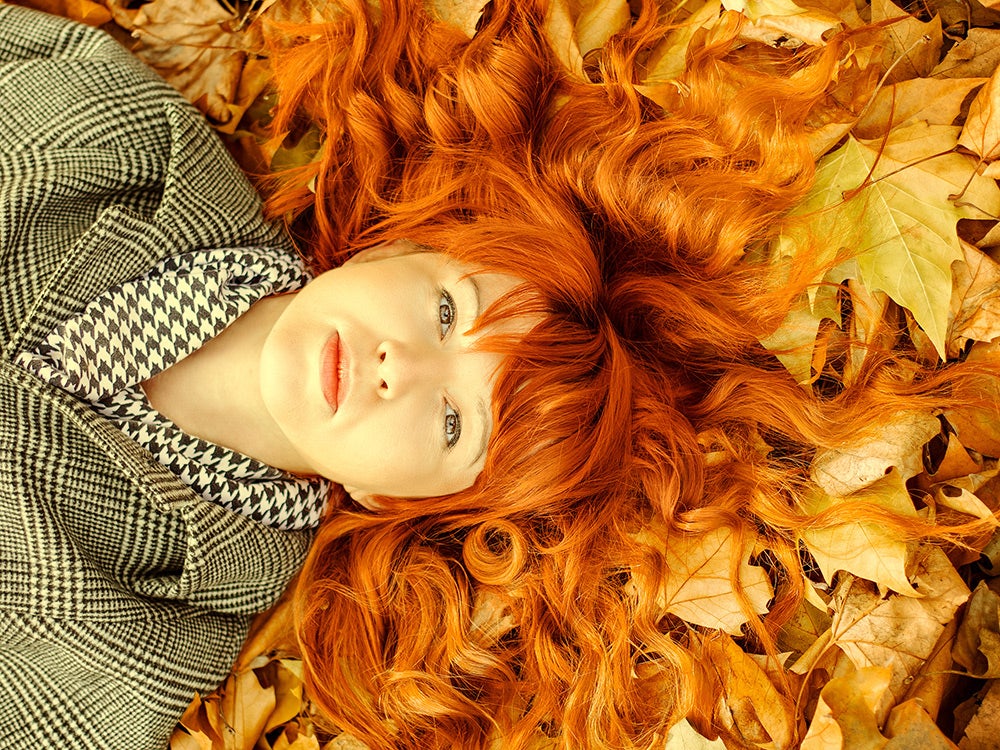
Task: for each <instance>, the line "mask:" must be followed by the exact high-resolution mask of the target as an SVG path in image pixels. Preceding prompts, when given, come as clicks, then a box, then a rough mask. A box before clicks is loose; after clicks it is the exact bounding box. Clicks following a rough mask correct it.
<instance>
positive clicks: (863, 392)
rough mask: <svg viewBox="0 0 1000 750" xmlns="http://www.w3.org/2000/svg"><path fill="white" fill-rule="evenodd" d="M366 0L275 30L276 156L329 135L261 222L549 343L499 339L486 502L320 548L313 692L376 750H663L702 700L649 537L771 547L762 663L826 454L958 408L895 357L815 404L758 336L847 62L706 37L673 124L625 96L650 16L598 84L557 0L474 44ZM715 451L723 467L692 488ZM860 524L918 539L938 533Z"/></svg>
mask: <svg viewBox="0 0 1000 750" xmlns="http://www.w3.org/2000/svg"><path fill="white" fill-rule="evenodd" d="M378 5H379V7H380V13H379V16H378V18H377V19H373V18H372V17H371V16H370V15H369V6H368V4H367V3H366V2H364V0H341V2H340V6H342V10H341V11H340V12H339V13H338V14H337V15H335V16H334V17H333V18H331V20H330V22H329V23H328V24H325V25H320V26H313V27H300V28H295V29H288V28H286V29H284V32H285V33H286V34H287V33H289V32H290V31H292V32H294V34H295V35H296V36H295V39H294V43H290V44H283V43H278V44H277V45H276V47H275V50H274V67H275V71H276V81H277V86H278V90H279V95H280V100H279V101H280V106H279V108H278V110H277V112H276V116H275V128H276V131H277V132H279V133H284V132H291V131H294V130H295V129H296V128H297V127H299V126H300V125H301V122H300V121H299V120H298V119H297V118H301V117H306V118H308V119H310V120H312V121H313V122H315V123H317V124H318V125H319V126H320V127H321V128H322V130H323V132H324V133H325V140H324V142H323V145H322V148H321V150H320V152H319V153H318V154H317V158H316V159H315V161H314V162H313V163H312V164H310V165H309V166H307V167H304V168H300V169H298V170H294V171H292V172H289V173H286V174H282V175H279V176H278V177H277V178H276V179H275V181H274V183H273V184H274V192H273V194H272V196H271V198H270V201H269V207H270V209H271V211H272V212H273V213H274V214H276V215H283V216H286V217H288V218H289V220H290V221H291V222H293V226H294V228H295V230H296V232H297V233H298V236H299V238H300V240H301V241H302V243H303V245H304V246H305V247H306V248H307V249H308V252H309V254H310V256H311V258H312V259H313V261H314V264H315V266H316V267H317V268H318V269H325V268H329V267H331V266H333V265H336V264H338V263H339V262H342V261H343V259H344V258H345V257H347V256H348V255H349V254H350V253H351V252H352V251H353V250H355V249H357V248H359V247H363V246H366V245H372V244H375V243H377V242H380V241H384V240H389V239H396V238H403V237H405V238H408V239H410V240H412V241H414V242H417V243H420V244H424V245H428V246H431V247H435V248H437V249H440V250H441V251H442V252H446V253H448V254H450V255H452V256H454V257H455V258H457V259H459V260H461V261H464V262H466V263H469V264H472V265H474V266H478V267H481V268H483V269H485V270H489V271H499V272H504V273H509V274H513V275H516V276H518V277H520V278H522V279H524V280H525V281H526V284H525V287H524V289H523V290H520V291H518V292H515V293H514V294H513V295H512V296H510V297H509V298H507V299H504V300H501V301H500V302H499V303H498V305H497V306H495V308H494V309H492V310H489V311H487V312H486V314H485V315H484V317H483V320H482V323H483V324H484V325H485V324H488V323H489V322H490V321H491V320H496V319H498V318H502V317H505V316H509V315H516V314H519V313H521V312H524V311H526V310H527V311H530V312H533V313H536V314H538V315H539V316H540V318H541V322H540V323H539V324H538V325H537V326H535V327H534V328H533V329H532V330H531V332H530V333H528V334H527V335H525V336H523V337H521V338H519V339H517V340H510V339H503V338H497V337H493V338H491V339H490V341H489V346H491V347H493V348H496V349H497V350H499V351H502V352H503V353H505V354H506V355H507V360H506V361H507V364H506V366H505V369H504V371H503V373H501V376H500V378H499V381H498V384H497V386H496V391H495V394H494V407H493V408H494V425H495V427H494V434H493V436H492V439H491V442H490V448H489V453H488V458H487V462H486V466H485V469H484V471H483V473H482V475H481V476H480V478H479V479H478V481H477V482H476V484H475V485H474V486H473V487H472V488H470V489H469V490H467V491H465V492H462V493H459V494H457V495H454V496H450V497H445V498H429V499H426V500H418V501H414V500H408V501H398V500H392V499H388V498H386V499H384V501H383V502H382V505H383V506H384V509H383V510H382V511H380V513H379V514H378V515H372V514H368V513H363V512H359V511H357V510H352V509H349V508H340V509H338V512H336V513H334V514H333V515H332V516H331V517H330V518H329V519H328V520H327V521H326V522H325V523H324V526H323V527H322V528H321V530H320V532H319V535H318V538H317V540H316V543H315V545H314V548H313V550H312V553H311V555H310V557H309V559H308V561H307V563H306V566H305V568H304V570H303V573H302V576H301V578H300V583H299V587H298V590H297V593H296V597H297V632H298V637H299V641H300V644H301V647H302V652H303V658H304V662H305V665H306V670H307V679H308V685H309V690H310V695H311V696H312V698H313V699H314V700H315V701H316V703H317V704H318V705H319V706H320V708H321V709H322V710H323V711H324V712H325V713H326V714H327V715H328V716H329V718H330V719H331V721H332V722H334V723H335V724H336V725H337V726H339V727H340V728H342V729H346V730H348V731H350V732H352V733H353V734H355V735H356V736H358V737H360V738H361V739H363V740H365V741H366V742H368V743H369V744H370V745H371V746H372V747H378V748H389V747H419V748H436V747H441V748H444V747H448V748H451V747H470V748H485V747H490V746H493V745H491V742H492V741H495V740H496V738H498V737H501V738H502V746H503V747H505V748H517V747H525V746H528V745H530V744H531V743H532V742H534V741H535V740H537V739H538V738H539V737H545V736H550V737H555V738H558V745H559V746H560V747H572V748H581V747H602V748H603V747H633V746H639V747H646V746H652V745H653V744H655V743H657V742H659V743H662V741H663V740H662V737H663V734H664V733H665V731H666V729H667V728H668V727H669V726H670V725H671V724H672V723H673V722H674V721H676V720H677V719H679V718H681V717H683V716H685V715H694V716H696V717H697V716H708V715H710V712H711V707H712V705H713V703H714V699H715V696H714V695H712V694H711V693H710V691H709V689H708V688H707V687H706V685H707V684H708V681H707V680H703V679H701V676H702V673H701V670H702V669H703V667H701V666H700V665H699V664H698V662H697V657H696V656H695V655H693V654H692V652H690V651H689V650H687V648H685V633H686V632H687V630H688V629H689V626H687V625H686V624H684V623H682V622H681V621H680V620H676V619H674V618H672V617H671V616H667V615H665V613H663V612H661V611H660V609H659V606H658V604H657V602H656V595H655V592H656V591H657V586H658V581H659V580H660V578H661V577H662V575H663V572H664V569H665V565H666V563H665V560H664V555H663V552H662V550H661V549H659V548H658V547H657V546H656V545H653V544H650V543H648V541H644V538H643V536H642V535H641V534H638V533H637V532H638V531H639V530H640V529H642V528H644V527H645V526H646V525H647V524H649V523H650V520H651V519H653V518H654V517H655V518H659V519H661V521H660V522H659V523H660V525H662V526H663V527H664V528H665V529H666V533H667V534H668V535H671V534H678V533H684V532H687V531H705V530H712V529H719V528H724V529H728V530H730V531H731V532H732V535H733V538H734V540H735V541H736V543H737V545H738V547H739V548H740V549H742V550H745V551H754V550H756V549H758V544H760V545H762V546H764V547H766V548H767V549H769V550H770V551H771V555H772V557H773V561H772V573H773V576H774V578H775V581H776V583H778V584H779V587H778V594H777V600H776V602H775V603H774V605H773V606H772V608H771V612H770V614H768V615H767V616H765V617H764V618H763V620H761V619H760V618H758V617H757V616H756V615H754V613H753V611H752V609H751V608H750V606H749V604H747V605H746V609H747V612H746V614H747V616H748V619H749V621H750V625H749V628H748V633H747V637H748V638H749V639H750V640H751V641H756V642H757V643H758V645H761V646H763V647H764V648H766V649H770V650H773V649H774V643H773V638H772V635H771V634H772V633H773V632H774V629H775V626H776V625H777V624H779V623H780V622H781V620H782V618H784V617H787V615H788V614H789V612H790V608H791V607H793V606H794V604H795V603H796V602H797V600H798V599H799V598H800V597H801V595H802V577H803V573H802V562H801V560H800V558H799V551H798V549H797V547H796V535H797V533H798V532H800V531H802V530H803V529H804V528H806V527H808V526H810V525H822V524H827V523H831V522H833V521H836V520H837V517H835V516H833V515H827V516H823V517H820V518H814V517H810V516H809V515H808V514H806V513H805V512H804V511H803V510H802V509H801V508H800V502H799V501H800V498H801V496H802V492H803V488H804V487H805V485H806V482H807V476H806V467H807V466H808V463H809V460H810V458H811V456H812V453H813V452H814V451H815V450H816V448H817V447H826V446H836V445H838V444H841V443H844V442H846V441H847V440H848V439H849V438H850V437H852V436H853V435H855V434H856V433H857V432H858V431H864V430H870V429H874V428H876V427H877V426H878V425H879V424H880V422H884V421H885V419H886V418H887V417H889V416H891V415H893V414H895V413H896V412H897V411H898V410H899V409H900V408H904V407H908V408H931V407H936V406H941V405H945V404H947V403H952V402H955V401H958V400H961V399H962V398H970V397H971V396H970V393H971V390H970V388H969V387H967V386H968V385H969V383H971V380H963V378H962V377H960V376H959V375H955V374H953V373H952V372H951V371H943V372H927V371H924V370H923V369H921V368H919V367H917V366H916V365H914V364H912V363H911V362H910V361H909V360H908V359H907V358H906V357H905V356H903V355H894V356H890V355H888V354H886V355H885V356H882V357H878V356H873V357H871V358H869V359H870V362H869V364H868V366H867V368H866V369H865V370H864V371H863V372H862V373H861V374H860V375H859V376H858V378H857V382H856V383H853V384H852V386H851V387H850V388H844V387H843V386H842V385H841V384H840V383H838V382H837V381H836V379H835V378H828V379H827V380H828V381H829V382H827V381H826V380H825V381H823V382H822V383H821V384H820V385H821V387H820V388H817V389H816V391H815V393H813V392H810V391H807V390H806V389H803V388H802V387H801V386H799V385H797V384H795V383H794V382H792V380H791V378H790V377H789V376H788V374H787V373H786V372H785V371H784V369H783V368H782V367H781V366H780V364H779V363H778V362H777V361H776V360H775V359H774V358H773V357H772V356H771V355H769V354H768V353H767V352H765V351H764V350H763V348H762V347H761V346H760V345H759V344H758V343H757V342H758V339H759V337H761V336H763V335H766V334H767V333H769V332H771V331H772V330H774V328H775V327H776V326H777V325H778V323H779V322H780V321H781V320H782V318H783V316H784V314H785V312H786V311H787V309H788V306H789V304H790V302H791V300H792V299H793V298H794V297H795V296H796V295H797V294H798V293H799V292H801V290H802V289H803V288H804V286H805V284H806V282H807V281H808V278H809V277H810V276H811V271H812V269H804V270H801V271H800V272H798V273H793V275H792V279H791V281H789V280H788V279H787V278H784V279H777V278H774V277H773V276H772V274H771V272H770V271H769V270H768V268H767V267H765V266H760V265H755V264H753V263H750V262H747V261H745V260H744V252H745V250H746V249H747V248H749V247H754V246H757V245H759V244H760V243H762V242H764V241H766V240H767V239H769V238H770V236H771V235H772V233H773V232H774V227H775V223H776V221H777V220H778V219H779V218H780V217H781V216H782V215H783V214H784V213H785V212H787V211H788V209H789V208H790V207H791V206H793V205H794V204H795V202H796V201H797V200H798V199H800V198H801V197H802V196H803V195H804V193H805V191H806V190H808V188H809V186H810V183H811V179H812V174H813V161H812V157H811V155H810V153H809V151H808V149H807V148H806V144H805V138H804V133H805V126H804V123H805V121H806V118H807V116H808V114H809V112H810V110H811V108H812V107H814V106H815V104H816V103H817V101H819V100H820V98H821V97H822V96H823V93H824V90H825V87H826V86H827V84H828V83H829V81H830V79H831V77H832V75H833V71H834V67H835V63H836V58H837V54H838V49H837V46H836V44H833V43H831V45H830V46H829V47H828V48H826V49H825V50H824V51H822V52H820V53H818V54H814V55H812V56H800V57H796V56H795V55H793V54H792V53H787V54H786V53H780V52H775V53H773V55H772V58H771V59H764V60H762V61H760V62H759V64H758V65H757V67H756V68H751V67H748V66H736V65H735V63H733V62H732V61H731V60H730V59H729V58H730V54H731V52H732V48H733V44H732V40H733V34H729V35H726V34H721V33H717V34H714V35H706V34H704V33H702V34H700V35H698V36H696V39H695V42H694V43H693V45H692V51H691V52H690V54H689V59H688V69H687V72H686V74H685V77H684V80H683V84H684V87H685V89H686V91H687V94H686V95H685V96H678V97H676V102H677V106H676V108H675V109H674V111H673V112H671V113H669V114H666V113H664V112H663V110H662V109H661V108H660V107H659V106H658V105H656V104H654V103H653V102H651V101H650V100H648V99H646V98H645V97H644V96H643V95H642V93H641V92H640V90H639V89H638V88H637V86H636V79H637V73H636V60H637V59H638V58H639V57H640V56H641V54H642V52H643V51H644V50H648V49H649V48H650V47H651V46H652V45H653V44H654V43H655V41H656V40H657V39H659V38H660V37H661V36H662V33H663V26H662V20H661V18H660V14H659V8H658V7H657V5H656V4H655V3H653V2H651V1H648V2H642V3H635V4H633V5H637V6H641V12H640V13H639V14H638V16H637V17H636V18H635V19H634V22H633V23H632V24H631V25H630V26H629V28H628V29H626V30H625V31H623V32H621V33H620V34H618V35H616V36H615V37H613V38H612V39H611V40H610V41H609V42H608V43H607V44H606V45H605V46H604V47H603V48H602V50H601V52H600V55H599V56H598V59H597V60H596V61H595V60H588V63H589V64H588V66H587V71H588V75H589V76H590V79H588V80H581V79H579V78H576V77H575V76H574V75H572V74H571V73H570V72H568V71H566V70H564V69H563V68H562V67H561V66H560V65H559V64H558V63H557V62H556V58H555V57H554V55H553V53H552V51H551V50H550V49H549V47H548V45H547V43H546V42H545V39H544V37H543V35H542V33H541V32H540V31H539V29H540V28H541V27H542V25H543V19H544V14H545V10H546V8H545V3H544V2H542V0H538V1H537V2H520V1H519V0H494V1H493V3H491V4H490V6H489V8H490V11H489V14H488V17H486V18H484V19H483V21H482V22H481V25H480V29H479V31H478V33H477V34H476V35H475V37H474V38H473V39H471V40H469V39H467V38H466V37H465V36H464V35H463V34H462V33H461V32H460V31H458V30H457V29H454V28H452V27H450V26H447V25H445V24H441V23H435V22H432V21H431V20H430V19H429V18H428V17H427V16H426V15H425V13H424V11H423V3H422V2H419V0H413V1H412V2H411V1H407V0H381V2H380V3H379V4H378ZM732 31H733V32H735V29H732ZM792 70H795V71H797V75H796V76H795V77H794V79H793V78H791V77H790V76H789V73H790V72H791V71H792ZM737 73H738V75H737ZM723 90H724V91H727V92H729V93H730V94H731V96H727V97H721V96H720V94H719V92H720V91H723ZM313 189H314V190H315V193H313ZM807 270H808V273H807V272H806V271H807ZM963 389H964V390H963ZM816 394H818V395H816ZM706 440H707V441H709V443H710V447H711V448H712V449H713V450H724V451H725V452H726V453H727V455H728V456H729V460H728V462H727V463H725V464H724V465H707V464H706V462H705V460H704V451H705V447H706V446H705V441H706ZM762 440H763V441H764V442H766V443H767V444H768V445H769V446H770V448H771V450H770V451H762V450H760V449H759V445H760V443H761V441H762ZM845 507H846V510H844V511H840V512H841V514H842V515H841V516H840V518H841V520H842V519H843V518H852V519H856V518H859V517H861V518H870V519H877V520H879V521H880V522H882V523H884V524H886V525H887V527H889V528H893V529H895V530H896V531H897V532H898V533H899V535H900V536H901V537H902V538H918V537H923V536H939V537H947V536H948V534H949V533H950V532H948V531H947V530H946V529H942V528H941V527H937V526H934V525H933V524H932V523H929V522H923V521H918V520H913V519H901V518H899V517H896V516H892V515H889V514H881V515H879V514H878V513H877V512H876V511H875V510H874V509H872V508H870V507H866V506H859V505H850V506H845ZM734 585H735V581H734Z"/></svg>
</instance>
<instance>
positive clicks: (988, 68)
mask: <svg viewBox="0 0 1000 750" xmlns="http://www.w3.org/2000/svg"><path fill="white" fill-rule="evenodd" d="M998 65H1000V29H980V28H976V29H969V34H968V36H967V37H966V38H965V39H964V40H963V41H961V42H959V43H958V44H956V45H955V46H954V47H952V48H951V49H950V50H948V54H947V55H946V56H945V58H944V60H942V61H941V62H940V63H939V64H938V65H937V67H935V68H934V70H933V71H931V76H932V77H933V78H989V77H990V76H992V75H993V71H995V70H996V69H997V66H998Z"/></svg>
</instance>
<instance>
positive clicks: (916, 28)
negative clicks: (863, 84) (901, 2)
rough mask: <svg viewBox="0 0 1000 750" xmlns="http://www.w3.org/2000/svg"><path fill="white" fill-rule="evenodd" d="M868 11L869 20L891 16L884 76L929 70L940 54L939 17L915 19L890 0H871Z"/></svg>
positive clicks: (905, 75)
mask: <svg viewBox="0 0 1000 750" xmlns="http://www.w3.org/2000/svg"><path fill="white" fill-rule="evenodd" d="M871 14H872V17H871V20H872V23H878V22H880V21H890V20H895V22H894V23H892V24H890V25H889V27H888V30H889V34H888V37H889V42H890V44H889V47H888V49H887V55H888V57H887V60H886V64H887V65H888V66H889V71H888V75H887V77H888V80H889V81H890V82H896V81H905V80H907V79H909V78H918V77H923V76H927V75H928V74H930V72H931V69H932V68H933V67H934V66H935V65H936V64H937V62H938V60H939V59H940V57H941V43H942V36H941V19H940V17H938V16H934V18H932V19H931V20H930V21H927V22H926V23H925V22H923V21H919V20H917V19H916V18H914V17H913V16H911V15H910V14H909V13H907V12H906V11H905V10H903V9H902V8H900V7H899V6H898V5H895V4H894V3H892V2H891V0H871ZM896 19H898V20H896Z"/></svg>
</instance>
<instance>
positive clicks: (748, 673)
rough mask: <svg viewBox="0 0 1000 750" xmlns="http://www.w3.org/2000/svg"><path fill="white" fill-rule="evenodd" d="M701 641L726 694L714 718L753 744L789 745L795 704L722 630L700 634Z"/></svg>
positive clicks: (708, 663) (781, 746)
mask: <svg viewBox="0 0 1000 750" xmlns="http://www.w3.org/2000/svg"><path fill="white" fill-rule="evenodd" d="M701 645H702V648H703V649H704V662H705V663H706V664H707V665H709V668H710V669H711V670H712V672H713V673H714V675H715V676H716V678H717V679H718V680H719V683H720V685H721V687H722V692H723V695H724V696H725V701H724V702H720V703H719V704H717V706H716V722H717V723H718V724H719V725H721V726H722V727H725V728H726V729H728V730H729V731H731V732H734V733H736V734H738V735H739V736H740V737H742V738H743V739H744V740H745V741H747V742H748V743H752V745H754V746H770V747H775V748H787V747H791V746H792V745H793V740H794V736H795V711H794V707H793V706H792V703H791V701H790V700H789V699H788V698H787V697H785V696H784V695H782V694H781V693H780V692H779V691H778V690H777V689H776V688H775V686H774V684H773V683H772V682H771V680H770V678H769V677H768V676H767V673H766V672H765V671H764V669H762V668H761V666H760V665H759V664H758V663H757V662H756V661H755V660H754V658H753V657H751V656H750V655H749V654H746V653H745V652H744V651H743V650H742V649H741V648H740V647H739V646H737V645H736V643H734V642H733V639H732V638H730V637H729V636H728V635H726V634H724V633H720V634H715V635H712V636H709V637H705V638H703V639H702V644H701Z"/></svg>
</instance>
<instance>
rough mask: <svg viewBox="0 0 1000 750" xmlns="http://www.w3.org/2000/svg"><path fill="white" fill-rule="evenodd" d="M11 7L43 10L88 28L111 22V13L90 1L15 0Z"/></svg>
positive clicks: (102, 6)
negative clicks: (83, 24) (18, 6)
mask: <svg viewBox="0 0 1000 750" xmlns="http://www.w3.org/2000/svg"><path fill="white" fill-rule="evenodd" d="M12 5H22V6H24V7H25V8H34V9H35V10H44V11H45V12H46V13H52V14H54V15H57V16H63V17H64V18H71V19H73V20H74V21H79V22H80V23H85V24H87V25H88V26H102V25H103V24H106V23H109V22H110V21H111V18H112V16H111V11H109V10H108V9H107V8H106V7H104V5H102V4H101V3H99V2H93V1H92V0H16V2H13V3H12Z"/></svg>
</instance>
